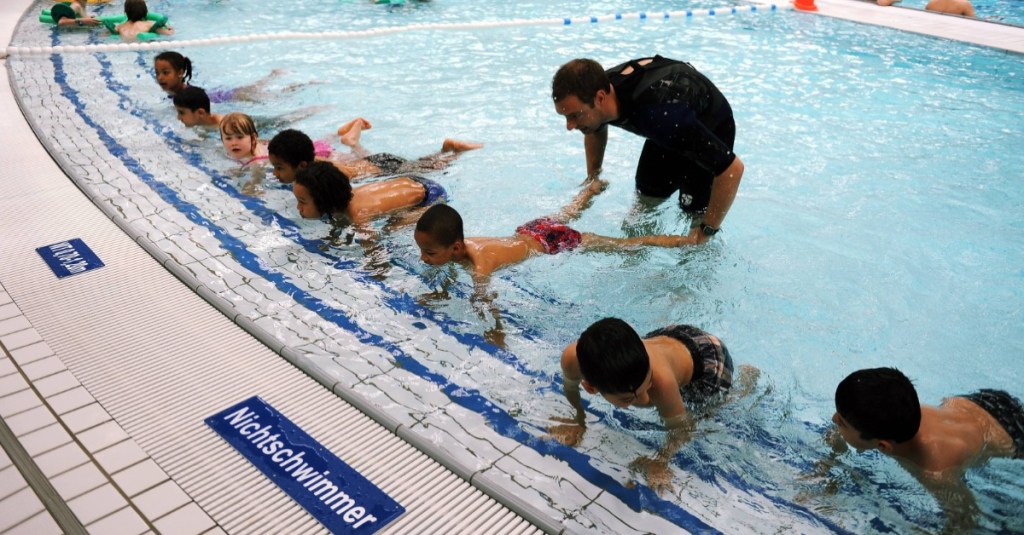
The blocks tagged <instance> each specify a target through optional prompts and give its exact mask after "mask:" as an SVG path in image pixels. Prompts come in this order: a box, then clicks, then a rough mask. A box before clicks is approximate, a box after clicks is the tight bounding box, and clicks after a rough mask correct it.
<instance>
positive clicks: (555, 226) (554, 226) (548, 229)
mask: <svg viewBox="0 0 1024 535" xmlns="http://www.w3.org/2000/svg"><path fill="white" fill-rule="evenodd" d="M516 234H522V235H524V236H529V237H531V238H533V239H535V240H537V241H538V242H539V243H540V245H541V247H543V248H544V252H545V253H547V254H555V253H560V252H562V251H571V250H573V249H575V248H576V247H577V246H578V245H579V244H580V241H581V240H582V238H583V237H582V235H581V234H580V233H579V232H577V231H575V230H573V229H572V228H570V227H569V226H568V225H566V224H565V223H560V222H558V221H555V220H554V219H551V218H550V217H542V218H540V219H534V220H533V221H530V222H529V223H526V224H525V225H521V226H520V227H519V228H517V229H516Z"/></svg>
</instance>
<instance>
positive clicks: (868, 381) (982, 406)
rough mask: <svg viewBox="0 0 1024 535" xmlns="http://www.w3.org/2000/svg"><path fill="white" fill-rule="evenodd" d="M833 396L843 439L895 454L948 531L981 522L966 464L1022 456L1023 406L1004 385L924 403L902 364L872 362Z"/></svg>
mask: <svg viewBox="0 0 1024 535" xmlns="http://www.w3.org/2000/svg"><path fill="white" fill-rule="evenodd" d="M835 402H836V413H835V414H834V415H833V416H832V421H833V422H834V423H835V424H836V426H837V428H838V432H839V434H840V435H841V436H842V438H843V440H844V441H845V442H846V444H849V445H850V446H853V447H854V448H855V449H856V450H857V451H865V450H879V451H881V452H882V453H884V454H886V455H888V456H890V457H893V458H894V459H896V460H897V461H898V462H899V463H900V465H902V466H903V467H904V468H905V469H906V470H907V471H909V472H910V473H911V474H912V475H914V477H916V478H917V479H918V481H920V482H921V484H922V485H924V487H925V488H926V489H927V490H928V491H929V492H930V493H931V494H932V495H933V496H935V498H936V499H937V500H938V502H939V505H940V506H941V507H942V509H943V511H945V513H946V517H947V520H948V522H949V525H948V526H947V530H952V531H956V532H967V531H970V529H971V528H972V527H973V526H974V524H975V522H976V518H975V517H976V515H977V512H978V508H977V504H976V503H975V499H974V495H973V494H972V493H971V490H970V489H969V488H968V487H967V484H966V482H965V481H964V474H965V472H966V470H967V468H970V467H972V466H976V465H978V464H981V463H983V462H985V461H986V460H988V459H990V458H992V457H1012V458H1015V459H1020V458H1024V408H1022V406H1021V402H1020V401H1019V400H1018V399H1017V398H1014V397H1013V396H1011V395H1010V394H1008V393H1006V392H1004V391H1001V390H979V391H978V392H975V393H973V394H967V395H963V396H956V397H949V398H946V399H944V400H943V401H942V404H941V405H939V406H938V407H935V406H930V405H922V404H921V403H920V402H919V401H918V397H917V391H916V390H915V389H914V385H913V384H911V382H910V379H908V378H907V377H906V376H905V375H903V373H901V372H900V371H899V370H897V369H895V368H872V369H865V370H859V371H856V372H853V373H852V374H850V375H849V376H847V377H846V379H843V381H842V382H840V383H839V386H838V387H837V388H836V400H835ZM837 445H838V446H840V447H841V443H839V444H837Z"/></svg>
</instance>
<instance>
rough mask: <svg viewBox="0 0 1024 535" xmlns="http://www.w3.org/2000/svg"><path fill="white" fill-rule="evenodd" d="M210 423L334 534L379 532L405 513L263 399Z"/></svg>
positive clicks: (213, 418) (251, 400) (249, 401)
mask: <svg viewBox="0 0 1024 535" xmlns="http://www.w3.org/2000/svg"><path fill="white" fill-rule="evenodd" d="M206 425H208V426H210V427H212V428H213V430H214V431H216V432H217V434H219V435H220V436H221V438H223V439H224V440H226V441H227V443H228V444H231V445H232V446H234V448H235V449H236V450H238V452H239V453H241V454H242V456H244V457H245V458H246V459H249V462H251V463H252V464H253V465H254V466H256V468H259V469H260V471H261V472H263V475H265V476H267V477H268V478H270V480H271V481H273V482H274V483H276V484H277V486H279V487H281V489H282V490H284V491H285V492H287V493H288V495H289V496H291V497H292V499H293V500H295V501H296V502H298V503H299V505H301V506H302V507H304V508H305V509H306V510H307V511H309V514H311V515H313V518H316V519H317V520H319V521H320V523H321V524H323V525H324V526H326V527H327V529H329V530H331V532H332V533H376V531H377V530H379V529H381V528H383V527H384V526H386V525H387V524H388V523H389V522H391V521H392V520H394V519H395V518H397V517H398V516H399V515H401V514H402V513H404V512H405V508H404V507H402V506H401V505H399V504H398V502H396V501H395V500H392V499H391V497H390V496H388V495H387V494H385V493H384V491H382V490H380V489H379V488H377V487H376V486H374V484H373V483H370V482H369V481H368V480H367V479H366V478H365V477H363V476H362V474H360V473H359V472H356V471H355V470H354V469H352V467H351V466H349V465H348V464H345V462H344V461H342V460H341V459H339V458H338V457H337V456H336V455H334V454H333V453H331V452H330V451H328V450H327V448H325V447H323V445H321V444H320V443H319V442H317V441H316V440H314V439H313V437H311V436H309V434H307V433H306V432H305V431H303V430H302V429H301V428H299V426H297V425H295V423H293V422H292V421H291V420H289V419H288V418H287V417H285V415H283V414H281V413H280V412H277V409H275V408H273V407H271V406H270V405H269V404H267V402H266V401H263V400H262V399H260V397H259V396H253V397H251V398H249V399H247V400H245V401H243V402H241V403H239V404H237V405H235V406H233V407H231V408H229V409H225V410H223V411H221V412H219V413H217V414H214V415H213V416H210V417H209V418H207V419H206Z"/></svg>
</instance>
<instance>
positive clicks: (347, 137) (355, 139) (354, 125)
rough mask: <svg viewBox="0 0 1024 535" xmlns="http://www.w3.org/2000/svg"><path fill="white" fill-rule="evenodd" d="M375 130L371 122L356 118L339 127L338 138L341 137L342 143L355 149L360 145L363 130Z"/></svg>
mask: <svg viewBox="0 0 1024 535" xmlns="http://www.w3.org/2000/svg"><path fill="white" fill-rule="evenodd" d="M371 128H373V125H372V124H370V121H367V120H366V119H363V118H362V117H356V118H355V119H352V120H351V121H349V122H347V123H345V124H343V125H341V126H339V127H338V136H339V137H341V143H342V144H343V145H346V146H348V147H354V146H356V145H358V144H359V136H360V135H361V134H362V132H363V130H369V129H371Z"/></svg>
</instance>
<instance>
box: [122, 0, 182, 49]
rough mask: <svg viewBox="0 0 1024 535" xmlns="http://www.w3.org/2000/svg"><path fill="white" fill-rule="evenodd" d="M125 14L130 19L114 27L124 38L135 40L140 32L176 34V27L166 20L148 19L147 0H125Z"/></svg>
mask: <svg viewBox="0 0 1024 535" xmlns="http://www.w3.org/2000/svg"><path fill="white" fill-rule="evenodd" d="M124 14H125V16H126V17H128V20H127V21H126V22H122V23H121V24H118V25H117V26H115V27H114V33H116V34H118V35H120V36H121V39H123V40H126V41H131V40H135V39H136V38H137V37H138V35H139V34H140V33H158V34H160V35H173V34H174V28H171V27H170V26H168V25H167V24H166V23H165V22H163V21H152V20H146V15H148V14H149V8H147V7H146V0H125V3H124Z"/></svg>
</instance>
